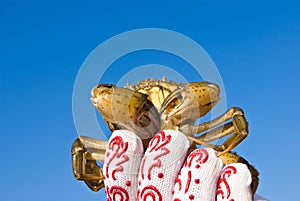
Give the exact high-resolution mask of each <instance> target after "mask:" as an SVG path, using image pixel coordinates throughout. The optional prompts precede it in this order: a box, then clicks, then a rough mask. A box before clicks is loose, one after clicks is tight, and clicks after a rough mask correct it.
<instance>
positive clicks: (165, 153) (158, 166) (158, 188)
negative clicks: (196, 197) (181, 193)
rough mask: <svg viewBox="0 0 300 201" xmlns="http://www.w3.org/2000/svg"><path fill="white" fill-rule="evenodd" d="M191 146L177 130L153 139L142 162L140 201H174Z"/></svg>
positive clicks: (166, 132) (139, 185) (165, 132)
mask: <svg viewBox="0 0 300 201" xmlns="http://www.w3.org/2000/svg"><path fill="white" fill-rule="evenodd" d="M189 145H190V144H189V141H188V139H187V138H186V136H185V135H184V134H182V133H181V132H179V131H175V130H164V131H160V132H159V133H158V134H156V135H155V136H154V137H153V138H152V139H151V141H150V142H149V145H148V148H147V150H146V152H145V155H144V157H143V159H142V162H141V167H140V174H139V180H138V192H137V200H155V201H165V200H171V199H172V190H173V186H174V183H175V178H176V177H177V175H178V172H179V170H180V167H181V166H182V164H183V162H184V159H185V157H186V153H187V150H188V148H189Z"/></svg>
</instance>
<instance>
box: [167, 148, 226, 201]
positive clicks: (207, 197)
mask: <svg viewBox="0 0 300 201" xmlns="http://www.w3.org/2000/svg"><path fill="white" fill-rule="evenodd" d="M221 169H222V160H221V159H220V158H218V157H217V155H216V152H215V151H214V150H213V149H210V148H202V149H196V150H194V151H193V152H192V153H191V154H189V156H188V157H187V159H186V161H185V163H184V165H183V167H182V169H181V171H180V173H179V175H178V177H177V179H176V183H175V186H174V191H173V194H174V196H173V201H190V200H201V201H211V200H215V195H216V187H217V182H218V179H219V176H220V173H221Z"/></svg>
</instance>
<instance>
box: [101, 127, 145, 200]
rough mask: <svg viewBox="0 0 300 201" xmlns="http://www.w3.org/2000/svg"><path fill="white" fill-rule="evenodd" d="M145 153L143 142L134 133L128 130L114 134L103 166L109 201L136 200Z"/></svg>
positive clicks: (109, 142) (117, 131)
mask: <svg viewBox="0 0 300 201" xmlns="http://www.w3.org/2000/svg"><path fill="white" fill-rule="evenodd" d="M143 152H144V150H143V144H142V141H141V139H140V138H139V137H137V136H136V135H135V134H134V133H132V132H130V131H128V130H116V131H114V132H113V134H112V136H111V138H110V140H109V141H108V147H107V149H106V155H105V158H104V166H103V175H104V178H105V180H104V184H105V192H106V195H107V200H108V201H118V200H120V201H129V200H130V201H131V200H135V196H136V191H137V186H138V184H137V178H138V170H139V167H140V164H141V159H142V156H143Z"/></svg>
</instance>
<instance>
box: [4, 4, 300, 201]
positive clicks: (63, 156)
mask: <svg viewBox="0 0 300 201" xmlns="http://www.w3.org/2000/svg"><path fill="white" fill-rule="evenodd" d="M0 20H1V21H0V22H1V28H0V29H1V30H0V36H1V37H0V53H1V60H0V70H1V71H0V134H1V146H0V156H1V162H0V175H1V178H0V200H3V201H7V200H11V201H19V200H26V201H41V200H43V201H48V200H49V201H50V200H51V201H53V200H64V201H66V200H70V201H71V200H72V201H79V200H80V201H81V200H89V201H93V200H95V201H96V200H104V197H105V196H104V192H103V190H102V191H100V192H98V193H94V192H92V191H90V190H89V189H88V188H87V187H86V186H85V185H84V183H82V182H79V181H76V180H75V179H74V178H73V175H72V170H71V153H70V149H71V144H72V142H73V140H74V139H75V138H76V137H77V131H76V129H75V127H74V123H73V117H72V89H73V84H74V81H75V78H76V74H77V72H78V70H79V68H80V66H81V64H82V62H83V61H84V59H85V58H86V57H87V56H88V54H89V53H90V52H91V51H92V50H93V49H94V48H96V47H97V46H98V45H99V44H100V43H102V42H103V41H105V40H107V39H109V38H110V37H112V36H114V35H116V34H119V33H122V32H124V31H128V30H132V29H137V28H147V27H154V28H164V29H170V30H173V31H177V32H179V33H182V34H184V35H186V36H188V37H190V38H191V39H193V40H194V41H196V42H197V43H199V44H200V45H201V46H202V47H203V48H204V49H205V50H206V51H207V52H208V54H209V55H210V57H211V58H212V59H213V61H214V62H215V64H216V66H217V67H218V70H219V72H220V75H221V76H222V80H223V82H224V85H225V88H226V97H227V105H228V107H230V106H233V105H235V106H240V107H242V108H243V109H244V111H245V113H246V116H247V119H248V121H249V123H250V134H249V137H248V138H247V139H246V140H245V141H244V142H243V143H242V144H241V145H239V146H238V147H237V148H236V149H235V150H236V151H238V153H239V154H241V155H243V156H245V157H246V158H247V159H248V160H249V161H250V162H251V163H252V164H254V165H255V166H256V167H257V169H259V171H260V173H261V176H260V178H261V183H260V186H259V189H258V194H260V195H262V196H264V197H266V198H269V199H270V200H272V201H276V200H297V199H298V197H297V196H298V191H299V181H300V173H299V166H300V162H299V141H300V137H299V136H300V132H299V130H298V129H299V128H298V126H297V125H299V117H298V115H299V114H300V110H299V97H300V95H299V92H300V91H299V80H300V75H299V74H300V71H299V67H300V66H299V64H300V55H299V52H300V4H299V2H298V1H296V0H295V1H251V2H247V3H245V2H243V3H242V2H240V1H226V2H223V1H214V2H209V1H191V2H189V1H186V2H181V3H180V2H178V1H165V2H162V1H119V2H116V1H112V2H111V3H99V1H94V0H91V1H85V2H83V1H81V2H79V1H57V0H53V1H47V2H45V1H33V0H28V1H13V0H12V1H1V3H0ZM146 58H147V59H146ZM153 58H154V60H155V58H159V56H157V55H156V56H153ZM134 59H135V57H130V56H129V57H127V58H124V59H123V60H120V61H119V62H118V63H116V64H115V65H120V66H124V67H127V68H128V67H130V65H131V64H132V61H133V60H134ZM144 59H145V62H144V64H148V63H151V62H153V61H152V60H151V57H144ZM136 61H139V64H140V65H141V64H143V56H142V55H136ZM156 62H157V60H156ZM163 62H164V61H163V60H162V64H164V65H169V64H170V63H163ZM173 67H174V68H178V69H179V68H180V66H178V64H173ZM114 69H115V70H111V71H108V72H107V73H106V74H105V79H106V80H108V81H109V80H110V78H111V80H112V82H114V81H115V80H114V79H115V76H114V75H115V74H116V73H118V70H117V69H118V68H114ZM141 79H143V78H141ZM222 93H224V92H222ZM87 101H88V100H87Z"/></svg>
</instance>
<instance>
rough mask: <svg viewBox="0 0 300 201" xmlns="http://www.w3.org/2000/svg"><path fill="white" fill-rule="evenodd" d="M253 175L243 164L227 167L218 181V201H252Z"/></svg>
mask: <svg viewBox="0 0 300 201" xmlns="http://www.w3.org/2000/svg"><path fill="white" fill-rule="evenodd" d="M251 181H252V180H251V173H250V171H249V169H248V167H247V166H246V165H245V164H242V163H233V164H230V165H227V166H225V168H224V169H223V170H222V173H221V176H220V179H219V181H218V189H217V201H225V200H235V201H251V200H252V193H251V189H250V185H251Z"/></svg>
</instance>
